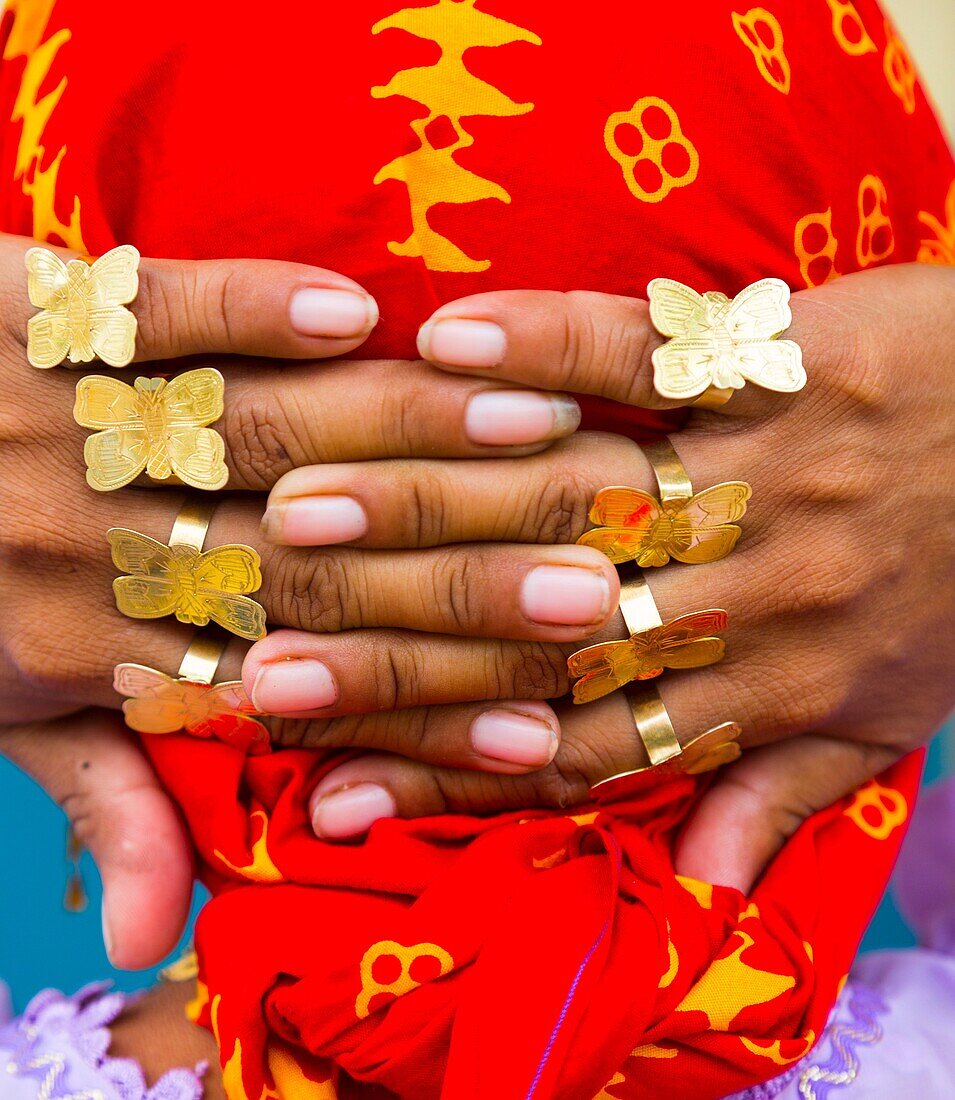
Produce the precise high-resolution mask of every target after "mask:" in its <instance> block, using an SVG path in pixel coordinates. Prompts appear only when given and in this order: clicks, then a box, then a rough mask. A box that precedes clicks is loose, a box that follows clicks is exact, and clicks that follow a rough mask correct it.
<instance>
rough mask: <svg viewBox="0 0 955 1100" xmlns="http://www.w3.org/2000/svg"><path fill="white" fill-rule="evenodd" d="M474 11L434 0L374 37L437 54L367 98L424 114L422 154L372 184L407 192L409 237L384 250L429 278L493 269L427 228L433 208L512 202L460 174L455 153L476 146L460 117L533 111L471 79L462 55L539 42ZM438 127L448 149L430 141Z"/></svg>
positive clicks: (386, 23)
mask: <svg viewBox="0 0 955 1100" xmlns="http://www.w3.org/2000/svg"><path fill="white" fill-rule="evenodd" d="M474 4H475V0H438V3H436V4H432V5H431V6H429V7H423V8H403V9H402V10H401V11H398V12H395V13H394V14H393V15H389V16H387V17H386V18H384V19H381V20H379V21H378V22H377V23H376V24H375V25H374V26H373V27H372V31H371V33H372V34H380V33H381V32H382V31H385V30H389V29H391V28H398V29H400V30H403V31H407V32H408V33H409V34H413V35H414V36H415V37H416V38H423V39H426V40H427V41H429V42H434V43H436V44H437V45H438V46H439V47H440V48H441V56H440V57H439V58H438V60H437V61H436V62H435V63H434V64H433V65H428V66H424V67H418V68H413V69H402V70H401V71H400V72H397V73H396V74H395V75H394V76H393V77H392V78H391V80H390V81H389V82H388V84H386V85H384V86H381V85H379V86H377V87H374V88H372V90H371V94H372V95H373V96H374V97H375V98H376V99H387V98H389V97H390V96H405V97H406V98H407V99H412V100H415V102H417V103H421V104H422V105H423V106H425V107H427V109H428V116H427V118H419V119H415V120H414V121H413V122H412V123H411V129H412V130H413V131H414V133H415V136H416V137H417V138H418V141H419V147H418V148H417V149H415V150H413V151H412V152H410V153H404V154H402V155H401V156H399V157H396V158H395V159H394V160H393V161H391V162H390V163H388V164H386V165H385V166H384V167H383V168H382V169H381V170H380V171H379V172H378V174H377V175H376V176H375V183H376V184H378V183H383V182H384V181H385V180H398V181H399V182H401V183H404V185H405V186H406V187H407V189H408V199H409V202H410V204H411V226H412V230H411V235H410V236H409V237H408V238H407V240H404V241H389V243H388V248H389V249H390V251H392V252H393V253H394V254H395V255H396V256H420V257H421V259H422V260H424V263H425V266H426V267H427V268H429V269H430V270H432V271H485V270H486V269H487V268H488V267H490V266H491V261H490V260H476V259H473V258H472V257H470V256H468V255H467V253H465V252H464V251H462V249H460V248H459V247H458V246H457V245H456V244H454V243H453V242H452V241H450V240H448V238H447V237H443V236H442V235H441V234H440V233H438V232H437V231H436V230H435V229H433V228H432V227H431V225H430V224H429V222H428V211H429V210H430V209H431V207H432V206H436V205H438V204H439V203H456V204H461V203H471V202H478V201H479V200H481V199H498V200H499V201H500V202H504V203H509V202H510V201H511V196H510V195H509V194H508V192H507V191H506V190H505V189H504V188H503V187H501V186H500V185H499V184H497V183H494V182H492V181H491V180H487V179H484V178H483V177H481V176H478V175H476V174H475V173H474V172H470V171H468V170H467V169H466V168H462V167H461V165H460V164H458V163H457V162H456V161H455V159H454V155H455V153H457V152H458V151H459V150H461V149H467V148H468V147H469V146H470V145H472V144H473V143H474V138H473V137H472V136H471V135H470V134H469V133H468V131H467V130H466V129H465V128H464V126H463V125H462V122H461V119H462V118H463V117H464V116H465V115H467V116H472V115H491V116H497V117H509V116H513V115H524V114H527V113H528V111H532V110H533V109H534V104H533V103H515V102H514V100H512V99H511V98H509V97H508V96H507V95H505V94H504V93H503V92H502V91H500V90H499V89H498V88H495V87H494V86H493V85H492V84H488V83H486V82H485V81H483V80H480V79H479V78H478V77H476V76H474V75H473V74H472V73H470V72H468V70H467V68H466V67H465V64H464V52H465V50H468V49H470V48H471V47H472V46H505V45H509V44H510V43H512V42H530V43H532V44H533V45H535V46H539V45H540V44H541V40H540V38H538V36H537V35H536V34H534V33H533V32H531V31H529V30H526V29H524V28H523V27H517V26H515V25H514V24H513V23H508V22H506V21H505V20H503V19H498V18H497V17H496V16H493V15H488V14H487V13H486V12H482V11H478V10H477V8H476V7H475V6H474ZM439 119H446V120H447V121H448V122H449V123H450V130H451V132H452V133H453V135H454V136H453V139H452V140H451V142H450V143H449V144H445V143H443V142H441V141H440V139H439V138H438V137H437V136H434V138H433V139H432V136H429V134H430V132H431V130H430V128H431V126H432V123H436V122H438V120H439ZM436 130H437V128H436ZM435 142H437V144H435Z"/></svg>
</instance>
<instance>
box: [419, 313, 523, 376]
mask: <svg viewBox="0 0 955 1100" xmlns="http://www.w3.org/2000/svg"><path fill="white" fill-rule="evenodd" d="M506 348H507V337H506V336H505V335H504V329H502V328H501V326H500V325H495V324H494V322H493V321H470V320H467V319H465V318H463V317H448V318H446V319H445V320H438V321H429V322H428V323H427V324H425V325H422V326H421V328H420V329H419V330H418V351H419V353H420V355H421V357H422V359H428V360H430V361H431V362H432V363H447V365H448V366H449V367H496V366H497V365H498V363H500V362H502V361H503V359H504V352H505V350H506Z"/></svg>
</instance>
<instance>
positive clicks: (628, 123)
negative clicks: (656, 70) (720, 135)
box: [604, 95, 700, 202]
mask: <svg viewBox="0 0 955 1100" xmlns="http://www.w3.org/2000/svg"><path fill="white" fill-rule="evenodd" d="M661 113H662V115H663V116H664V117H663V118H661V117H660V115H661ZM648 120H649V124H648ZM663 121H665V122H666V123H667V125H668V129H665V130H664V131H663V132H660V128H659V127H658V125H657V123H659V122H663ZM621 127H632V128H633V129H634V130H635V131H636V133H637V136H638V138H639V143H640V144H639V148H636V149H635V150H634V151H633V152H627V151H624V149H623V148H621V146H620V144H619V140H618V136H617V135H618V130H620V128H621ZM651 130H652V131H653V132H652V133H651ZM604 145H605V146H606V147H607V152H608V153H609V154H610V155H611V156H612V157H613V159H614V160H615V161H616V162H617V163H618V164H619V165H620V170H621V172H622V173H623V180H624V183H626V185H627V187H628V188H629V189H630V192H631V193H632V194H633V195H634V196H635V197H636V198H638V199H639V200H640V201H641V202H662V200H663V199H665V198H666V197H667V195H669V194H670V192H671V191H672V190H673V189H674V188H675V187H687V186H689V184H691V183H692V182H693V181H694V180H695V179H696V177H697V173H698V172H699V169H700V155H699V153H698V152H697V150H696V146H695V145H694V144H693V142H692V141H690V139H689V138H688V137H687V136H686V135H685V134H684V133H683V128H682V127H681V126H680V119H679V117H678V116H677V113H676V111H675V110H674V109H673V108H672V107H671V106H670V104H669V103H667V101H666V100H665V99H660V98H659V96H652V95H650V96H644V97H643V99H638V100H637V102H636V103H634V105H633V106H632V107H631V108H630V110H629V111H615V112H614V113H613V114H612V115H611V116H610V117H609V118H608V119H607V123H606V125H605V126H604ZM674 161H678V162H680V161H682V164H683V170H682V171H680V172H677V171H676V170H675V169H676V168H677V165H675V164H674ZM648 169H649V171H648ZM650 176H652V177H653V179H652V182H653V183H656V184H657V185H656V186H655V187H651V186H649V184H650V182H651V180H650V179H649V178H648V177H650Z"/></svg>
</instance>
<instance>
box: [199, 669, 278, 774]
mask: <svg viewBox="0 0 955 1100" xmlns="http://www.w3.org/2000/svg"><path fill="white" fill-rule="evenodd" d="M206 704H207V714H206V717H205V719H204V721H203V732H202V733H200V736H204V737H209V736H212V737H215V738H217V739H218V740H220V741H223V742H225V744H227V745H231V746H232V747H233V748H235V749H238V750H239V752H244V753H247V754H249V755H250V756H260V755H262V754H263V753H267V752H270V751H271V743H270V741H269V734H268V730H266V728H265V726H263V725H262V723H261V722H257V721H256V720H255V719H254V718H252V717H250V715H252V714H255V713H256V711H255V707H254V706H253V705H252V701H251V700H250V699H249V697H248V696H247V695H246V693H245V690H244V688H243V687H242V682H241V681H240V680H230V681H227V682H226V683H222V684H216V685H215V686H214V687H213V688H211V689H210V690H209V691H208V692H207V693H206ZM189 732H190V733H192V732H194V731H193V727H192V726H191V725H190V727H189Z"/></svg>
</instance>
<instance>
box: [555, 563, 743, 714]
mask: <svg viewBox="0 0 955 1100" xmlns="http://www.w3.org/2000/svg"><path fill="white" fill-rule="evenodd" d="M620 612H621V614H622V615H623V621H624V623H625V624H626V627H627V631H628V632H629V635H630V636H629V638H626V639H624V640H622V641H614V642H598V643H597V644H596V645H591V646H587V647H586V648H585V649H580V650H578V651H577V652H576V653H574V654H572V655H571V656H570V657H569V658H568V659H567V671H568V672H569V673H570V675H571V676H572V677H574V678H578V677H579V679H577V682H576V683H575V684H574V702H575V703H592V702H593V701H594V700H595V699H602V698H603V696H605V695H609V694H610V693H611V692H613V691H617V690H618V689H619V688H622V687H626V685H627V684H629V683H631V682H632V681H634V680H652V679H654V678H655V677H657V676H659V675H660V674H661V673H662V672H663V671H664V669H667V668H702V667H703V666H704V665H712V664H716V662H717V661H720V660H722V659H723V654H724V652H725V649H726V644H725V642H724V641H723V639H722V638H719V637H717V635H718V634H720V633H722V631H724V630H725V629H726V623H727V614H726V612H725V611H723V610H722V609H720V608H709V609H707V610H705V611H694V612H692V613H691V614H689V615H680V616H678V617H677V618H675V619H671V620H670V622H668V623H664V622H663V620H662V619H661V618H660V612H659V611H658V610H657V605H656V602H655V601H654V599H653V595H652V593H651V592H650V587H649V585H648V584H647V582H646V579H645V578H644V576H643V574H642V573H641V572H640V570H639V569H638V568H637V567H636V566H635V565H633V564H632V563H628V564H627V565H626V566H625V567H624V568H623V569H621V570H620Z"/></svg>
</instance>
